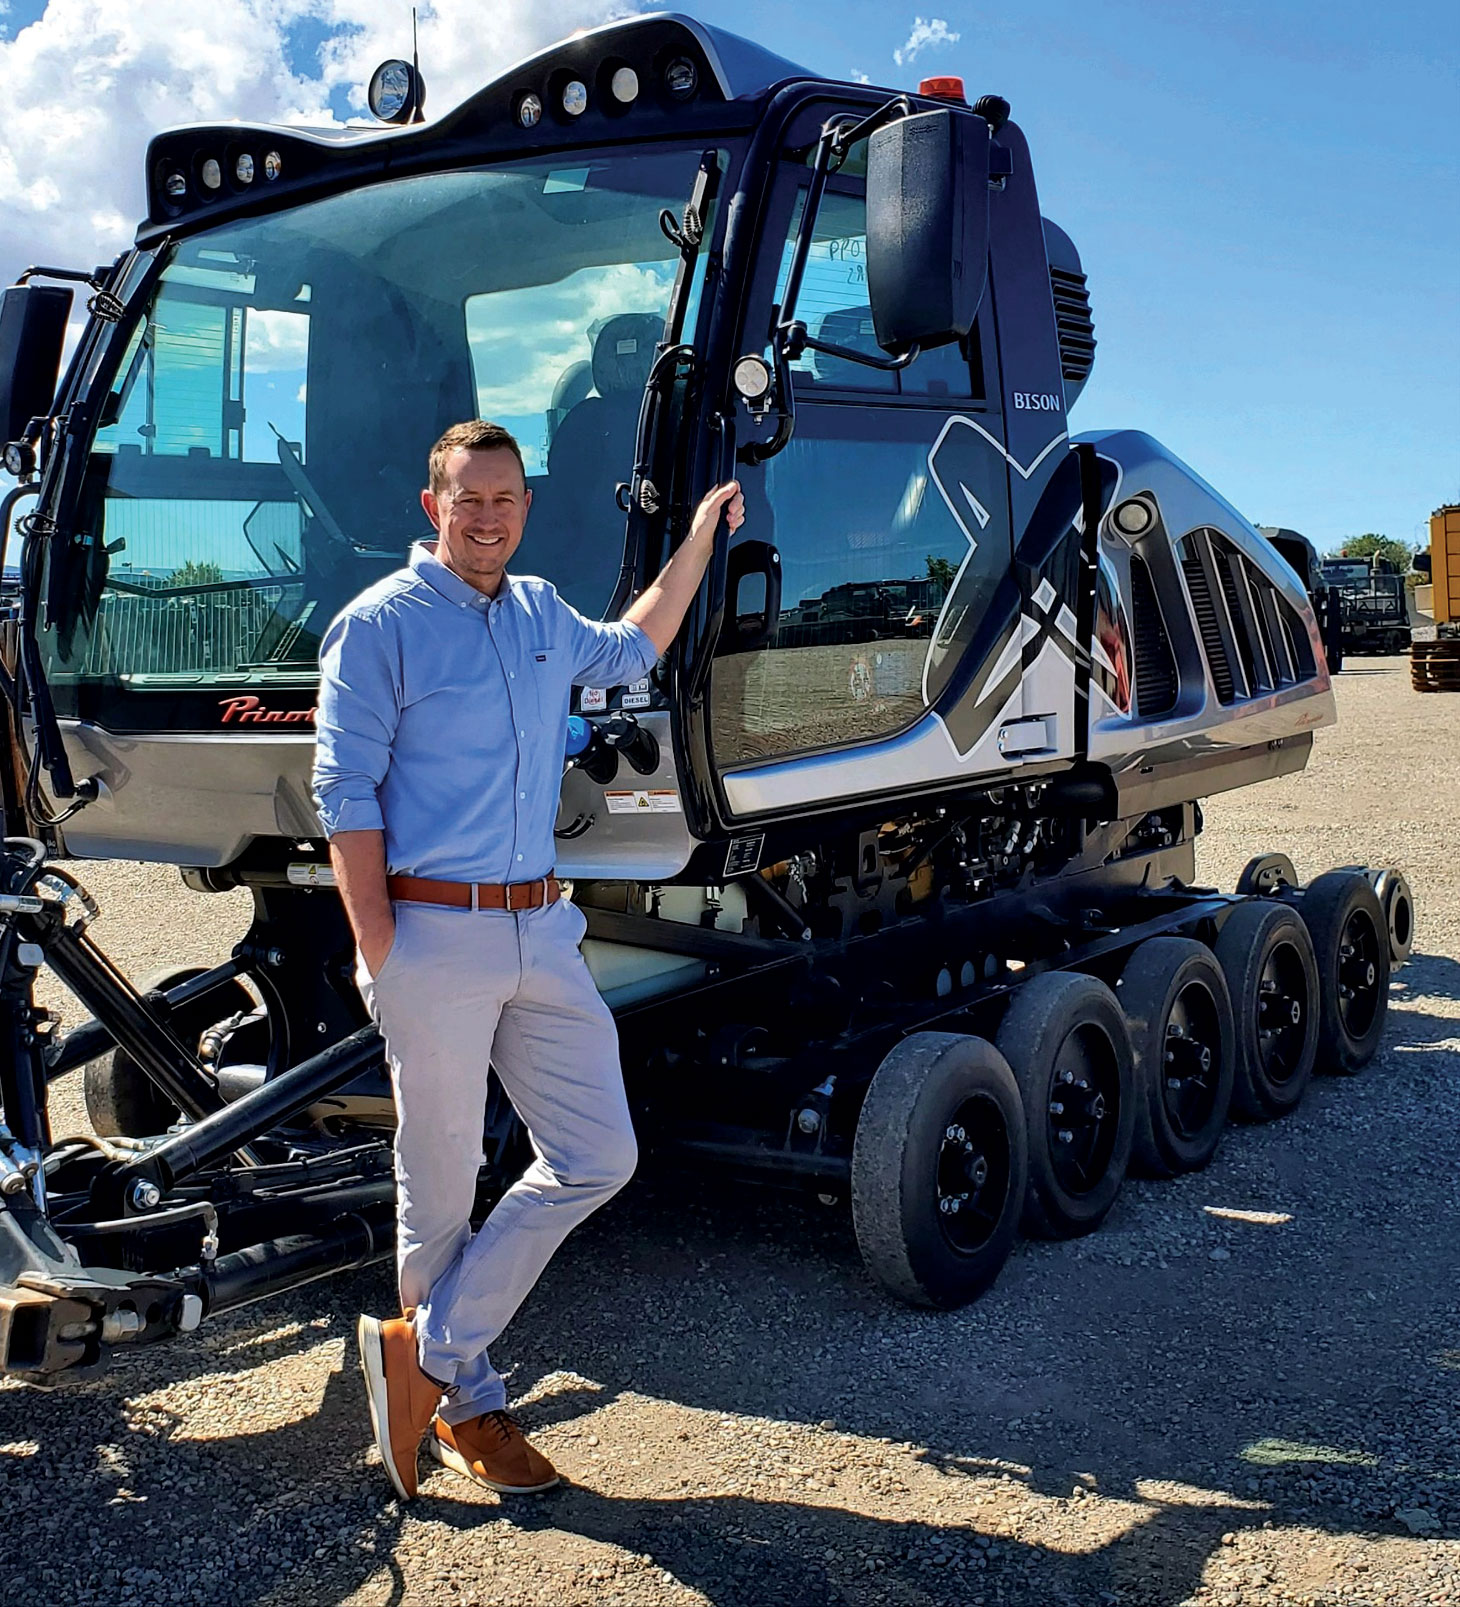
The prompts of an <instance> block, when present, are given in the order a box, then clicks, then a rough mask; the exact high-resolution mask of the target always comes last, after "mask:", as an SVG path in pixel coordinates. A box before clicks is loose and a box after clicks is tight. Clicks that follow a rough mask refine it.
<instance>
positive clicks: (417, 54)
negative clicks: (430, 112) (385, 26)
mask: <svg viewBox="0 0 1460 1607" xmlns="http://www.w3.org/2000/svg"><path fill="white" fill-rule="evenodd" d="M411 95H412V98H413V100H414V101H415V104H414V105H413V106H412V107H411V121H412V122H413V123H424V122H425V121H426V112H425V109H424V107H423V106H422V105H421V102H422V101H424V100H425V98H426V97H425V96H424V95H423V94H422V93H421V47H420V40H419V36H418V34H417V32H416V8H415V7H414V6H412V7H411Z"/></svg>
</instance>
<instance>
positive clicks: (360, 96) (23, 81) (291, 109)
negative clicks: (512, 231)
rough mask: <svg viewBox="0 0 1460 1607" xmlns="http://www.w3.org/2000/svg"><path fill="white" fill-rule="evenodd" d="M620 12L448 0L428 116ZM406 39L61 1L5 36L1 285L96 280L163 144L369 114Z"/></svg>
mask: <svg viewBox="0 0 1460 1607" xmlns="http://www.w3.org/2000/svg"><path fill="white" fill-rule="evenodd" d="M614 8H615V0H558V3H557V4H555V5H554V6H553V7H552V8H551V11H550V12H548V11H546V8H537V7H534V6H533V5H532V4H531V0H503V3H502V4H498V5H494V6H492V7H490V8H487V9H483V8H481V7H480V5H479V4H478V0H437V3H436V4H435V5H434V6H432V7H431V8H430V9H429V10H428V11H426V12H425V14H424V15H423V16H422V19H421V64H422V71H423V73H424V74H425V77H426V81H427V87H428V90H429V95H430V99H429V103H428V109H429V112H430V113H431V115H433V116H437V115H440V114H441V113H442V112H445V111H448V110H450V108H451V107H452V106H454V105H455V104H457V103H458V102H459V101H460V100H461V99H463V98H464V97H465V96H466V95H468V94H470V93H471V92H472V91H473V90H475V89H478V88H480V87H481V86H482V84H483V83H485V82H486V81H487V80H488V79H490V78H492V77H493V76H495V75H496V74H497V73H498V72H501V71H503V70H505V69H506V68H507V67H509V66H510V65H511V64H512V63H513V62H514V61H516V60H518V59H519V58H521V57H522V56H525V55H528V54H530V53H532V52H533V51H535V50H538V49H541V48H542V47H543V46H545V45H547V44H550V43H551V42H552V41H553V39H556V38H562V37H563V36H564V35H566V34H568V33H570V32H571V31H572V30H573V29H575V28H578V27H582V26H586V25H590V24H593V23H598V22H602V21H604V20H605V19H606V18H607V17H608V16H610V15H611V14H612V12H613V10H614ZM4 9H5V0H0V14H3V12H4ZM618 9H620V10H622V7H619V8H618ZM307 20H312V21H314V22H316V23H320V24H323V25H324V27H325V28H326V29H327V30H328V33H327V37H326V42H325V45H324V48H323V51H322V59H321V61H320V63H319V66H318V70H317V72H315V73H314V74H313V75H301V74H298V73H296V72H295V71H293V70H292V68H291V66H290V63H289V60H288V57H287V51H286V42H287V36H288V31H289V30H290V29H291V28H292V27H293V26H295V25H296V24H298V23H300V22H303V21H307ZM409 42H410V33H409V12H408V10H407V8H406V7H405V6H403V5H401V4H399V3H398V0H209V3H207V4H206V5H199V4H197V0H146V3H145V4H142V5H130V6H123V5H119V4H118V3H117V0H49V4H48V5H47V6H46V9H45V12H44V13H43V14H42V16H41V17H40V19H39V20H38V21H36V22H33V23H31V24H30V25H29V26H28V27H25V28H22V29H20V31H19V32H18V33H16V34H15V35H14V36H13V37H6V35H5V31H4V30H3V29H0V84H4V85H5V98H6V105H5V117H4V120H3V122H0V216H3V217H4V219H5V229H4V232H3V236H0V283H3V284H9V283H10V282H11V281H12V280H13V279H14V277H15V275H16V273H18V272H19V271H20V269H22V268H24V267H26V266H27V265H29V264H31V263H35V262H43V263H48V264H50V265H53V266H57V265H59V266H67V267H91V266H92V265H94V264H96V263H99V262H105V261H109V260H110V259H111V258H112V257H113V256H115V255H116V253H117V252H118V251H120V250H121V249H122V248H123V247H124V246H125V245H126V244H127V242H128V240H129V239H130V237H131V234H132V230H133V229H134V228H135V226H136V223H137V220H138V219H139V218H140V217H141V216H142V213H143V210H144V207H145V201H144V186H143V153H144V151H145V149H146V145H147V141H148V139H150V138H151V136H152V135H153V134H155V133H158V132H159V131H161V130H163V129H165V128H168V127H171V126H173V125H176V124H179V123H191V122H216V121H224V120H230V119H241V120H243V121H248V122H273V123H293V124H300V123H308V124H315V125H319V124H330V123H333V122H335V120H336V119H335V118H334V117H333V115H332V114H331V112H330V105H329V102H330V94H331V91H333V90H335V89H336V88H343V89H344V90H345V91H346V93H347V95H348V98H349V101H350V104H351V105H352V106H357V107H358V108H359V109H360V111H361V112H362V113H363V111H364V104H365V102H364V94H365V85H366V83H367V82H368V80H369V76H370V73H371V72H372V71H373V69H374V68H375V67H376V65H378V63H379V62H380V61H381V60H383V59H384V58H385V57H386V56H391V55H399V54H401V53H402V51H404V50H407V49H408V48H409Z"/></svg>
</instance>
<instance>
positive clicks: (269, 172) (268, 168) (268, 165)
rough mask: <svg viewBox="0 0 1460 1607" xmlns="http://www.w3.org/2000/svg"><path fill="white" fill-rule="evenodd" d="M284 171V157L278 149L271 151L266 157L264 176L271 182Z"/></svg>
mask: <svg viewBox="0 0 1460 1607" xmlns="http://www.w3.org/2000/svg"><path fill="white" fill-rule="evenodd" d="M283 171H284V158H283V157H282V156H280V155H279V153H278V152H277V151H270V152H269V154H268V155H267V156H266V157H265V158H264V177H265V178H266V179H267V180H268V181H269V183H270V184H272V183H273V182H274V180H275V179H276V178H278V176H279V175H280V174H281V173H282V172H283Z"/></svg>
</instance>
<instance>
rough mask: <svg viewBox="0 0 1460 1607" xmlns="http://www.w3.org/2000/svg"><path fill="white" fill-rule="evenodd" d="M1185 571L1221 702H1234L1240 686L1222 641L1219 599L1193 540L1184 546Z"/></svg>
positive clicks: (1197, 623)
mask: <svg viewBox="0 0 1460 1607" xmlns="http://www.w3.org/2000/svg"><path fill="white" fill-rule="evenodd" d="M1181 570H1182V573H1183V574H1184V575H1185V576H1186V589H1187V591H1188V593H1189V594H1190V596H1191V606H1192V608H1193V610H1194V611H1195V613H1196V625H1197V629H1198V630H1199V631H1200V632H1201V641H1202V646H1203V647H1204V648H1205V649H1206V655H1207V664H1208V665H1209V666H1210V668H1211V672H1212V684H1213V685H1214V686H1215V687H1216V689H1217V701H1218V702H1219V703H1230V702H1231V701H1232V699H1233V698H1234V697H1236V695H1237V685H1236V682H1235V681H1234V680H1233V679H1232V665H1231V663H1230V662H1229V660H1228V658H1227V646H1226V643H1225V642H1224V641H1223V640H1222V627H1221V622H1220V621H1219V620H1218V618H1217V604H1216V600H1215V598H1213V596H1212V590H1211V587H1210V586H1209V585H1208V584H1207V572H1206V568H1205V566H1204V565H1203V563H1202V560H1201V553H1200V552H1199V551H1198V550H1197V548H1196V546H1195V544H1194V542H1193V541H1192V540H1190V539H1189V540H1187V541H1186V542H1185V543H1184V545H1183V549H1182V556H1181Z"/></svg>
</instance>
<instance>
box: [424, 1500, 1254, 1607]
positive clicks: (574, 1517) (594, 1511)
mask: <svg viewBox="0 0 1460 1607" xmlns="http://www.w3.org/2000/svg"><path fill="white" fill-rule="evenodd" d="M496 1511H497V1509H496V1508H495V1507H485V1508H484V1507H483V1506H480V1505H477V1504H476V1503H474V1502H460V1503H456V1502H450V1501H436V1502H434V1503H433V1504H432V1511H431V1515H432V1517H433V1518H434V1519H436V1520H437V1521H438V1522H445V1523H449V1524H451V1525H453V1526H454V1527H456V1528H457V1529H458V1530H460V1531H470V1530H472V1529H474V1528H476V1527H477V1526H478V1525H479V1524H480V1523H481V1521H482V1518H483V1516H484V1515H485V1514H487V1513H490V1514H492V1515H495V1514H496ZM511 1516H512V1519H513V1522H514V1525H515V1527H516V1528H517V1529H518V1530H519V1531H521V1532H523V1533H526V1534H533V1533H547V1532H556V1533H568V1534H573V1535H578V1536H581V1537H582V1538H584V1539H587V1540H591V1541H594V1542H597V1543H599V1544H603V1545H608V1546H614V1547H617V1548H620V1549H621V1550H625V1551H627V1552H629V1553H631V1554H636V1555H638V1556H640V1557H644V1556H647V1557H648V1558H650V1559H652V1566H653V1567H654V1568H658V1569H662V1570H664V1571H665V1572H666V1573H668V1574H670V1575H672V1576H673V1578H674V1579H676V1580H678V1581H679V1583H681V1584H683V1585H687V1586H689V1587H691V1588H692V1589H694V1590H697V1591H699V1592H701V1593H702V1594H703V1595H704V1596H705V1597H706V1598H707V1599H708V1600H709V1601H710V1602H712V1603H714V1604H715V1607H750V1604H752V1603H753V1604H755V1607H832V1604H843V1603H845V1604H848V1607H851V1604H857V1607H882V1604H889V1607H891V1604H897V1607H978V1604H982V1603H993V1602H1014V1603H1019V1604H1021V1607H1024V1604H1028V1607H1035V1604H1038V1607H1064V1604H1069V1607H1098V1604H1099V1603H1101V1602H1102V1601H1109V1602H1119V1603H1124V1604H1132V1603H1138V1602H1163V1603H1164V1602H1176V1601H1179V1600H1180V1599H1181V1598H1182V1597H1184V1596H1185V1595H1187V1594H1189V1592H1190V1591H1191V1589H1192V1588H1194V1586H1195V1583H1196V1581H1197V1580H1198V1579H1199V1578H1200V1576H1201V1572H1202V1568H1203V1566H1204V1564H1205V1561H1206V1558H1207V1556H1208V1554H1209V1553H1210V1551H1211V1550H1212V1549H1213V1548H1214V1547H1216V1546H1218V1545H1220V1544H1221V1537H1222V1535H1223V1533H1224V1532H1230V1531H1231V1530H1232V1529H1233V1528H1234V1527H1236V1526H1239V1525H1240V1522H1241V1519H1242V1518H1243V1517H1244V1516H1245V1517H1249V1518H1250V1516H1251V1514H1250V1513H1244V1512H1241V1511H1239V1510H1235V1509H1224V1508H1221V1507H1206V1508H1203V1509H1202V1510H1201V1511H1200V1513H1199V1514H1197V1515H1196V1521H1195V1522H1193V1521H1192V1519H1193V1514H1192V1512H1191V1511H1190V1509H1185V1508H1182V1509H1176V1508H1160V1507H1153V1508H1152V1509H1151V1515H1150V1517H1149V1519H1148V1521H1146V1522H1144V1523H1142V1524H1140V1525H1138V1526H1137V1527H1135V1528H1133V1529H1132V1530H1130V1531H1129V1532H1128V1533H1126V1534H1124V1535H1122V1536H1121V1537H1120V1539H1118V1540H1116V1541H1114V1542H1112V1543H1111V1544H1109V1545H1107V1546H1104V1547H1102V1548H1101V1549H1099V1550H1098V1551H1095V1552H1092V1553H1088V1554H1085V1555H1081V1556H1070V1555H1061V1554H1059V1553H1055V1552H1050V1551H1045V1550H1041V1549H1039V1548H1036V1547H1030V1546H1026V1545H1023V1544H1021V1543H1019V1542H1017V1541H1009V1540H1002V1539H999V1538H997V1537H996V1536H995V1537H992V1538H991V1537H990V1536H989V1535H987V1534H985V1533H983V1532H982V1531H980V1530H979V1529H978V1528H977V1527H976V1526H973V1525H970V1524H961V1523H942V1524H931V1523H907V1522H897V1521H892V1520H887V1521H883V1520H880V1519H876V1518H871V1517H867V1516H864V1515H862V1514H859V1513H855V1512H848V1511H847V1510H845V1509H844V1508H839V1507H830V1506H811V1505H803V1504H798V1503H796V1502H789V1501H764V1500H754V1499H750V1498H736V1497H730V1496H726V1497H710V1498H705V1497H686V1498H684V1499H678V1500H675V1499H671V1500H664V1501H653V1500H636V1499H615V1498H613V1497H609V1496H605V1495H600V1494H599V1493H597V1492H596V1491H593V1490H589V1489H583V1488H572V1487H570V1488H566V1489H563V1490H561V1491H559V1492H557V1493H556V1494H555V1495H553V1496H552V1497H550V1498H548V1499H547V1500H544V1501H543V1502H541V1503H540V1504H536V1505H533V1506H532V1507H531V1508H530V1509H528V1508H523V1509H521V1510H519V1509H518V1508H515V1507H514V1508H513V1509H512V1511H511ZM595 1596H596V1591H595V1589H594V1582H593V1581H592V1580H591V1577H590V1579H588V1580H587V1581H585V1582H584V1584H583V1585H582V1586H581V1587H580V1589H579V1591H577V1592H575V1591H573V1590H572V1589H571V1588H567V1589H564V1590H563V1591H562V1592H561V1593H560V1594H558V1595H557V1596H556V1597H555V1600H557V1601H560V1602H562V1603H563V1604H564V1607H568V1604H570V1603H578V1602H585V1603H586V1602H591V1601H593V1600H594V1599H595Z"/></svg>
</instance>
